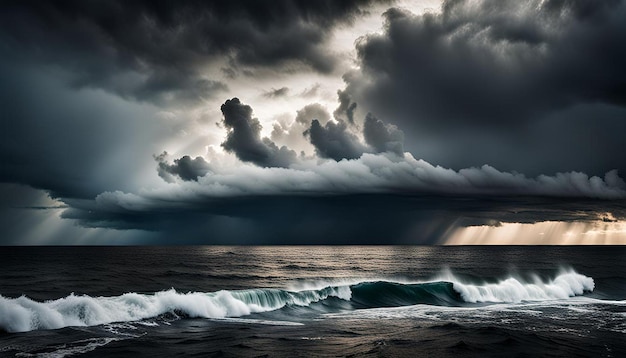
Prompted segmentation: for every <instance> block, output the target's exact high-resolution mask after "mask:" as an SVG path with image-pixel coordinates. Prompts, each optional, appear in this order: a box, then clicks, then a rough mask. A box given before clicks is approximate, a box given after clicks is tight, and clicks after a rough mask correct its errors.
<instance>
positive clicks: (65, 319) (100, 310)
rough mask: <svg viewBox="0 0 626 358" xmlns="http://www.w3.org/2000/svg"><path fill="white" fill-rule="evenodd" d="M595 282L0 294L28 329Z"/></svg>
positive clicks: (418, 300)
mask: <svg viewBox="0 0 626 358" xmlns="http://www.w3.org/2000/svg"><path fill="white" fill-rule="evenodd" d="M593 289H594V281H593V279H592V278H591V277H587V276H584V275H580V274H578V273H576V272H573V271H571V272H564V273H562V274H560V275H558V276H557V277H555V278H554V279H552V280H549V281H548V282H542V281H541V280H539V279H538V278H537V279H536V280H535V282H533V283H525V282H523V281H520V280H518V279H516V278H513V277H509V278H507V279H505V280H503V281H500V282H498V283H495V284H483V285H472V284H467V283H462V282H460V281H459V280H458V279H456V278H455V277H454V276H452V275H451V274H448V275H447V277H444V278H441V279H440V280H437V281H432V282H421V283H399V282H391V281H367V280H364V281H361V282H359V283H355V284H352V285H339V286H330V285H329V286H327V287H324V288H321V289H315V290H304V291H287V290H280V289H253V290H241V291H218V292H210V293H204V292H189V293H180V292H177V291H175V290H174V289H170V290H167V291H160V292H156V293H154V294H138V293H126V294H123V295H121V296H114V297H91V296H87V295H74V294H71V295H69V296H67V297H64V298H60V299H57V300H50V301H45V302H37V301H33V300H31V299H30V298H28V297H26V296H21V297H18V298H6V297H3V296H1V295H0V329H1V330H4V331H7V332H25V331H31V330H35V329H56V328H62V327H67V326H94V325H101V324H107V323H112V322H128V321H138V320H142V319H147V318H153V317H158V316H160V315H163V314H167V313H170V312H177V313H182V314H183V315H185V316H188V317H201V318H226V317H241V316H246V315H249V314H251V313H257V312H268V311H274V310H278V309H281V308H283V307H286V306H300V307H311V306H313V305H315V304H316V303H317V302H322V301H323V302H324V305H325V307H326V308H329V309H336V310H341V309H361V308H376V307H398V306H408V305H415V304H426V305H438V306H460V305H464V304H468V303H470V304H471V303H477V302H494V303H496V302H510V303H516V302H522V301H537V300H554V299H566V298H568V297H572V296H575V295H581V294H583V293H584V292H586V291H592V290H593ZM342 302H343V303H342Z"/></svg>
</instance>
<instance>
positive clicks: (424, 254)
mask: <svg viewBox="0 0 626 358" xmlns="http://www.w3.org/2000/svg"><path fill="white" fill-rule="evenodd" d="M0 295H1V297H0V356H2V357H4V356H7V357H13V356H17V357H63V356H84V357H97V356H106V357H131V356H158V357H171V356H174V355H183V356H200V357H205V356H219V357H231V356H233V357H237V356H244V357H254V356H270V357H274V356H279V357H280V356H285V357H294V356H302V357H310V356H371V357H381V356H383V357H398V356H400V357H401V356H406V357H416V356H433V357H456V356H464V357H465V356H476V357H484V356H503V355H511V356H564V357H576V356H593V357H625V356H626V247H510V246H498V247H413V246H366V247H356V246H340V247H334V246H320V247H309V246H299V247H282V246H279V247H216V246H195V247H28V248H26V247H20V248H13V247H3V248H0Z"/></svg>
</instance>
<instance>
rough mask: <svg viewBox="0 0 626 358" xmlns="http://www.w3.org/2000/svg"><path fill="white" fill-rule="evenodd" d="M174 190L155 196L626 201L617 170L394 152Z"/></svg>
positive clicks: (221, 174) (236, 175) (248, 170)
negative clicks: (432, 159)
mask: <svg viewBox="0 0 626 358" xmlns="http://www.w3.org/2000/svg"><path fill="white" fill-rule="evenodd" d="M180 188H181V189H182V190H181V192H176V191H177V190H178V189H176V187H173V188H168V189H167V190H166V191H164V192H160V193H159V192H158V191H157V192H153V193H152V194H150V195H147V196H148V197H151V196H152V195H155V197H157V198H158V197H159V196H160V195H165V196H166V195H168V193H169V192H170V190H174V192H176V194H175V196H176V197H178V198H184V197H185V196H188V200H190V201H193V200H194V198H198V197H229V196H239V195H244V194H245V195H319V194H323V195H328V194H363V193H394V192H404V193H422V194H423V193H430V194H445V195H494V196H495V195H503V196H510V195H520V196H547V197H574V198H576V197H578V198H597V199H626V184H625V183H624V181H623V180H622V179H621V178H620V177H619V176H618V174H617V172H616V171H610V172H608V173H606V175H605V176H604V179H603V178H600V177H597V176H593V177H589V176H588V175H586V174H585V173H579V172H569V173H558V174H556V175H554V176H548V175H540V176H538V177H536V178H528V177H526V176H525V175H523V174H519V173H507V172H502V171H499V170H497V169H495V168H493V167H491V166H489V165H484V166H482V167H480V168H466V169H461V170H459V171H454V170H452V169H447V168H443V167H440V166H434V165H432V164H430V163H428V162H426V161H424V160H418V159H415V158H413V156H411V155H410V154H409V153H406V154H405V155H404V157H398V156H396V155H393V154H385V153H383V154H370V153H366V154H363V155H362V156H361V157H360V158H358V159H353V160H342V161H334V160H328V161H325V162H323V163H321V164H320V163H318V161H317V160H308V161H303V162H300V163H295V164H293V165H292V167H291V168H289V169H287V168H261V167H255V166H242V167H234V168H221V169H218V168H214V172H213V173H211V174H210V175H206V176H204V177H201V178H198V181H197V183H195V182H194V183H189V184H188V185H185V186H184V189H183V187H180Z"/></svg>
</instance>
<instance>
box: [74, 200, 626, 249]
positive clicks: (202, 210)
mask: <svg viewBox="0 0 626 358" xmlns="http://www.w3.org/2000/svg"><path fill="white" fill-rule="evenodd" d="M134 204H136V203H134V202H133V200H132V199H130V198H127V199H126V201H125V200H124V199H123V198H122V197H121V196H120V195H117V196H115V197H113V196H111V197H106V198H105V197H104V196H103V197H100V198H99V200H98V202H97V203H93V202H91V203H81V204H77V203H73V204H72V205H73V209H70V210H66V211H65V212H64V214H63V215H64V217H65V218H68V219H74V220H77V221H78V222H79V223H80V224H81V225H83V226H87V227H108V228H116V229H141V230H148V231H158V232H161V234H162V237H161V238H160V240H162V241H163V242H168V243H190V242H191V243H194V242H205V243H206V240H207V233H209V232H210V233H211V235H210V236H211V237H210V240H211V241H210V242H211V243H219V244H233V243H236V244H241V243H254V244H301V243H303V242H306V243H308V244H355V243H358V244H437V243H441V240H442V238H445V234H446V232H450V230H451V229H455V228H459V227H465V226H469V225H492V226H493V225H499V224H500V223H504V222H517V223H535V222H540V221H564V222H594V221H597V220H602V218H603V215H605V216H606V215H609V213H610V216H611V217H613V218H615V219H620V220H623V219H626V204H625V203H624V202H623V201H618V202H616V201H612V202H606V201H597V200H576V201H571V200H567V199H563V200H554V199H542V198H524V197H497V198H496V197H484V196H462V197H457V196H428V195H393V194H361V195H339V196H283V195H279V196H241V197H234V198H228V199H225V198H212V199H210V200H209V199H207V200H206V201H196V203H195V204H191V203H188V204H187V205H186V206H182V207H181V206H180V203H177V204H178V205H179V206H178V207H177V208H176V209H175V210H169V209H166V208H165V209H164V208H161V209H160V210H154V211H151V210H148V209H146V208H143V209H141V208H140V207H139V208H138V207H134V206H133V205H134ZM268 208H271V209H269V210H268ZM173 238H175V239H173Z"/></svg>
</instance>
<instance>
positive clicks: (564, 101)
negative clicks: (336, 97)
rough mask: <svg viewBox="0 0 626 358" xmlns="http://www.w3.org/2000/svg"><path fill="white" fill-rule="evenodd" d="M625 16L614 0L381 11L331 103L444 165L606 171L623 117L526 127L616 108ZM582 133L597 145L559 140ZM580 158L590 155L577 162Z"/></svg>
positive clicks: (492, 0)
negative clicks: (392, 128)
mask: <svg viewBox="0 0 626 358" xmlns="http://www.w3.org/2000/svg"><path fill="white" fill-rule="evenodd" d="M624 18H626V2H624V1H604V2H589V1H565V0H556V1H551V0H548V1H538V0H537V1H522V2H518V1H498V0H479V1H462V0H461V1H446V2H444V4H443V6H442V9H441V13H426V14H424V15H420V16H416V15H413V14H411V13H409V12H407V11H405V10H400V9H390V10H388V11H387V12H386V14H385V28H384V32H383V33H382V34H372V35H368V36H365V37H363V38H362V39H361V40H360V41H359V42H358V44H357V52H358V61H359V65H360V69H359V70H355V71H352V72H350V73H348V74H347V75H346V76H345V77H344V79H345V80H346V83H347V87H346V89H345V91H343V92H340V102H341V104H340V107H339V109H338V111H339V112H341V113H344V112H345V110H346V108H347V107H346V106H347V105H348V103H353V102H354V103H358V107H357V108H358V109H361V110H362V112H363V113H365V112H367V111H371V112H372V113H375V114H376V115H377V116H380V117H381V118H388V119H389V120H390V121H392V122H393V123H395V124H397V125H398V126H399V127H400V128H402V129H403V130H404V131H405V134H406V135H407V137H408V138H409V141H407V142H408V143H409V142H410V147H409V148H408V149H409V150H411V151H412V152H413V153H414V154H416V155H420V156H422V155H424V156H425V157H426V158H427V159H429V160H431V161H435V162H438V163H442V164H444V165H453V166H456V167H463V166H468V165H480V164H482V163H485V162H487V163H490V164H495V165H498V166H499V167H505V168H507V169H508V168H511V169H513V168H512V167H515V166H516V165H518V167H515V168H514V169H517V170H522V171H525V172H530V171H535V173H536V172H537V171H539V172H541V171H543V172H546V171H549V172H554V171H558V170H564V168H563V167H562V166H563V164H562V163H565V162H568V163H570V162H575V165H574V166H573V167H572V166H570V169H569V170H571V169H577V170H585V171H594V172H602V171H607V170H610V169H612V167H611V166H612V165H614V164H613V163H615V162H621V163H626V154H624V153H626V152H625V151H624V149H625V147H624V144H622V142H620V141H619V140H618V139H617V136H621V134H617V133H619V132H621V131H623V130H625V129H626V125H624V124H623V121H622V125H617V127H619V130H618V131H617V132H616V131H615V129H617V128H614V129H611V130H606V128H607V126H608V125H610V126H613V127H615V126H616V124H614V123H607V122H606V121H602V122H601V121H598V120H596V117H597V116H596V115H594V114H593V113H586V114H583V113H580V112H578V113H576V114H575V115H576V116H575V117H572V118H569V120H568V121H565V122H569V124H565V126H567V129H565V127H563V128H554V129H553V130H552V132H551V133H550V134H546V133H533V132H534V131H536V130H537V128H539V127H545V126H547V124H544V123H549V120H550V118H554V117H555V116H559V115H560V113H565V111H569V110H570V109H572V108H582V107H584V106H589V107H590V106H597V105H604V106H610V107H612V108H614V109H613V110H614V111H616V112H618V111H619V112H620V113H622V115H623V113H624V112H625V111H624V108H626V67H625V66H623V63H626V21H624ZM570 115H571V112H570ZM590 132H598V133H602V135H603V136H606V138H607V142H606V143H605V144H604V145H601V146H594V147H593V148H589V147H587V146H585V145H576V146H573V147H566V145H568V144H569V143H570V142H576V139H580V138H584V137H585V136H586V135H587V134H588V133H590ZM429 141H430V142H429ZM433 143H435V144H434V145H433ZM536 145H540V146H541V147H542V149H543V150H546V149H547V150H548V151H549V152H551V153H554V155H551V156H545V155H543V156H542V155H537V156H535V157H534V159H535V160H534V162H533V160H532V159H531V155H534V153H533V154H530V153H528V148H529V147H531V148H532V147H534V146H536ZM468 146H471V147H472V148H474V150H473V151H471V153H467V151H465V150H463V148H466V147H468ZM563 148H567V150H562V149H563ZM533 151H534V150H533ZM590 151H591V153H593V154H591V155H590V154H588V153H590ZM534 152H535V151H534ZM536 152H541V151H540V150H537V151H536ZM422 153H423V154H422ZM494 153H500V155H495V154H494ZM588 155H590V156H592V157H594V158H595V160H583V159H580V158H583V157H586V156H588ZM615 156H617V157H618V158H619V160H616V159H615ZM577 158H578V159H577ZM512 163H514V164H512ZM613 167H614V166H613ZM619 168H620V169H622V170H623V169H625V168H624V165H623V164H620V166H619Z"/></svg>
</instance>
